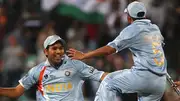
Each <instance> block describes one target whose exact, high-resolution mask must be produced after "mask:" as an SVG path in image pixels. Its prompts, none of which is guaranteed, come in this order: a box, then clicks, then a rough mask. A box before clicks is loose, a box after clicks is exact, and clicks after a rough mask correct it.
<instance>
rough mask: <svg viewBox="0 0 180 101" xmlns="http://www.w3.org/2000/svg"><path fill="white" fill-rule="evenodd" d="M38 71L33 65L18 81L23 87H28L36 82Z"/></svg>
mask: <svg viewBox="0 0 180 101" xmlns="http://www.w3.org/2000/svg"><path fill="white" fill-rule="evenodd" d="M39 73H40V72H38V71H37V67H34V68H32V69H31V70H30V71H29V72H28V73H27V74H26V75H25V76H23V77H22V78H21V79H20V80H19V83H20V84H21V86H23V87H24V88H25V89H29V88H31V87H32V86H33V85H34V84H36V83H37V82H38V77H39Z"/></svg>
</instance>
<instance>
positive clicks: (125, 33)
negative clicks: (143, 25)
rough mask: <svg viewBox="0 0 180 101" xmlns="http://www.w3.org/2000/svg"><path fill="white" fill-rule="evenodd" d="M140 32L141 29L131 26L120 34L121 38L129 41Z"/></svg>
mask: <svg viewBox="0 0 180 101" xmlns="http://www.w3.org/2000/svg"><path fill="white" fill-rule="evenodd" d="M138 32H139V28H138V27H137V26H134V25H132V24H131V25H129V26H127V27H125V28H124V29H123V30H122V31H121V32H120V34H119V36H120V37H121V38H123V39H129V38H132V37H134V36H135V35H136V33H138Z"/></svg>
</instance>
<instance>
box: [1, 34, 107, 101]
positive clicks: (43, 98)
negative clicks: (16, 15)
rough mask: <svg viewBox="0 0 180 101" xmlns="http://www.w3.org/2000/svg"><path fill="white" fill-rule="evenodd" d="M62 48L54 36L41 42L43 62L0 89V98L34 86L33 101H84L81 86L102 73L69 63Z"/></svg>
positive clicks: (86, 66) (76, 62) (75, 61)
mask: <svg viewBox="0 0 180 101" xmlns="http://www.w3.org/2000/svg"><path fill="white" fill-rule="evenodd" d="M65 51H66V45H65V42H64V40H63V39H61V38H60V37H59V36H57V35H51V36H49V37H47V39H46V40H45V41H44V53H45V55H46V57H47V60H46V61H44V62H42V63H40V64H39V65H37V66H35V67H33V68H32V69H31V70H30V71H29V72H28V74H27V75H25V76H24V77H23V78H22V79H21V80H19V85H18V86H16V87H14V88H0V96H6V97H11V98H16V97H19V96H21V95H22V94H23V93H24V91H25V90H27V89H29V88H30V87H32V86H33V85H35V84H37V88H38V89H37V92H36V100H37V101H84V98H83V93H82V84H83V82H84V80H86V79H90V80H95V81H101V80H102V79H103V78H104V77H105V75H106V73H105V72H103V71H98V70H97V69H94V68H93V67H92V66H89V65H87V64H85V63H83V62H81V61H79V60H71V59H70V58H69V57H68V56H67V55H66V54H65Z"/></svg>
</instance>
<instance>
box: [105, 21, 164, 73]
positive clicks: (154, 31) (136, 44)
mask: <svg viewBox="0 0 180 101" xmlns="http://www.w3.org/2000/svg"><path fill="white" fill-rule="evenodd" d="M163 40H164V38H163V36H162V35H161V32H160V30H159V28H158V27H157V26H156V25H155V24H152V23H151V21H150V20H148V19H143V20H136V21H134V22H133V23H132V24H131V25H129V26H128V27H126V28H125V29H124V30H123V31H122V32H121V33H120V34H119V36H117V38H116V39H114V40H113V41H112V42H110V43H108V45H109V46H111V47H113V48H115V49H116V50H117V52H118V51H121V50H122V49H125V48H129V49H130V51H131V52H132V53H133V60H134V66H133V68H135V69H142V70H150V71H151V72H153V73H156V74H160V75H163V74H166V71H167V70H166V65H167V63H166V58H165V55H164V51H163V49H162V45H163Z"/></svg>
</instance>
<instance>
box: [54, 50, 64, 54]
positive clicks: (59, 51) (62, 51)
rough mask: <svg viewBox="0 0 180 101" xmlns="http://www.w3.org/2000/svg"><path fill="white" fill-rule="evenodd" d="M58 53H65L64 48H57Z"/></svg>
mask: <svg viewBox="0 0 180 101" xmlns="http://www.w3.org/2000/svg"><path fill="white" fill-rule="evenodd" d="M56 53H58V54H63V53H64V49H57V50H56Z"/></svg>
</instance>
